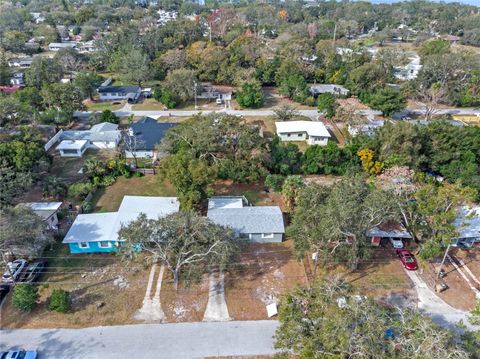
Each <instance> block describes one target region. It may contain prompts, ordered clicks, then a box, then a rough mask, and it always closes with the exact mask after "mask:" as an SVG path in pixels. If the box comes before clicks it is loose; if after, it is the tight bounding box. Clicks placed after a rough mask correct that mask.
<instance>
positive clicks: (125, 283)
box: [0, 243, 147, 328]
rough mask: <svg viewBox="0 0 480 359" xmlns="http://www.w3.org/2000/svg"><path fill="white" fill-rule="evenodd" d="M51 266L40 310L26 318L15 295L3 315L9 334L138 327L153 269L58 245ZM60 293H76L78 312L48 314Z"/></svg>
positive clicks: (41, 291)
mask: <svg viewBox="0 0 480 359" xmlns="http://www.w3.org/2000/svg"><path fill="white" fill-rule="evenodd" d="M45 257H46V258H47V259H48V261H49V264H48V268H47V269H46V273H45V274H44V275H43V277H42V281H43V284H41V285H40V286H39V295H40V297H39V300H38V305H37V306H36V307H35V309H34V310H33V311H32V312H31V313H23V312H21V311H19V310H17V309H15V308H14V307H13V306H12V304H11V295H9V296H8V297H7V299H6V301H5V303H4V305H3V308H2V311H1V320H0V324H1V327H3V328H81V327H88V326H97V325H118V324H129V323H134V322H135V321H134V320H133V314H134V312H135V310H137V309H138V308H140V306H141V302H142V298H143V296H142V295H138V293H142V292H144V287H145V285H146V274H145V273H146V272H147V269H146V268H144V267H143V266H141V265H137V264H136V265H133V264H127V263H124V262H121V261H120V259H119V258H118V257H116V256H114V255H100V254H97V255H81V256H75V255H69V254H68V251H67V247H66V246H64V245H62V244H60V243H59V244H58V245H57V246H56V247H55V250H54V251H52V252H47V253H46V254H45ZM55 288H61V289H65V290H68V291H70V292H71V298H72V312H71V313H67V314H61V313H57V312H51V311H49V310H48V308H47V298H48V297H49V295H50V293H51V292H52V290H53V289H55Z"/></svg>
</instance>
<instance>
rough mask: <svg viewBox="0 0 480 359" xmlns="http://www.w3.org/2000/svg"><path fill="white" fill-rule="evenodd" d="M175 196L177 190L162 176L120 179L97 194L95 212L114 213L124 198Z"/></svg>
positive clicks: (94, 199) (94, 201)
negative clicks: (128, 196)
mask: <svg viewBox="0 0 480 359" xmlns="http://www.w3.org/2000/svg"><path fill="white" fill-rule="evenodd" d="M127 195H130V196H175V189H174V188H173V187H172V185H171V184H170V183H168V182H166V181H165V180H164V179H163V178H162V177H161V176H160V175H145V176H143V177H132V178H125V177H120V178H118V179H117V181H116V182H115V183H114V184H113V185H111V186H109V187H107V188H104V189H102V190H99V191H97V193H95V196H94V198H93V199H92V201H93V203H96V206H95V212H114V211H117V210H118V208H119V207H120V203H121V202H122V199H123V197H124V196H127Z"/></svg>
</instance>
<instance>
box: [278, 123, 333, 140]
mask: <svg viewBox="0 0 480 359" xmlns="http://www.w3.org/2000/svg"><path fill="white" fill-rule="evenodd" d="M275 127H276V128H277V136H278V137H280V140H281V141H306V142H307V143H308V144H309V145H320V146H326V145H327V143H328V139H329V138H330V137H331V135H330V133H329V132H328V130H327V128H326V127H325V125H324V124H323V123H322V122H321V121H283V122H275Z"/></svg>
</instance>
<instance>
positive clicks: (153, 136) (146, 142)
mask: <svg viewBox="0 0 480 359" xmlns="http://www.w3.org/2000/svg"><path fill="white" fill-rule="evenodd" d="M176 125H177V123H170V122H157V120H155V119H153V118H151V117H143V118H142V119H140V120H138V121H136V122H134V123H132V124H131V125H130V128H131V129H132V132H133V134H134V135H135V137H136V138H137V146H136V149H137V151H138V150H153V149H155V146H156V145H158V144H159V143H160V142H161V141H162V138H163V136H165V132H166V131H167V130H169V129H170V128H172V127H175V126H176Z"/></svg>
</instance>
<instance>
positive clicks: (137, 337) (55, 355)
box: [0, 320, 278, 359]
mask: <svg viewBox="0 0 480 359" xmlns="http://www.w3.org/2000/svg"><path fill="white" fill-rule="evenodd" d="M277 326H278V322H277V321H273V320H261V321H232V322H197V323H172V324H138V325H124V326H112V327H94V328H85V329H13V330H8V329H3V330H1V331H0V351H2V350H7V349H13V348H24V349H27V350H28V349H30V350H32V349H36V350H37V351H38V353H39V359H45V358H47V359H51V358H52V359H63V358H68V359H76V358H78V359H97V358H98V359H100V358H101V359H106V358H116V359H118V358H142V359H148V358H160V359H164V358H176V359H177V358H182V359H184V358H185V359H188V358H203V357H206V356H247V355H268V354H273V353H275V350H274V349H273V338H272V337H273V335H274V333H275V329H276V328H277Z"/></svg>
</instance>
